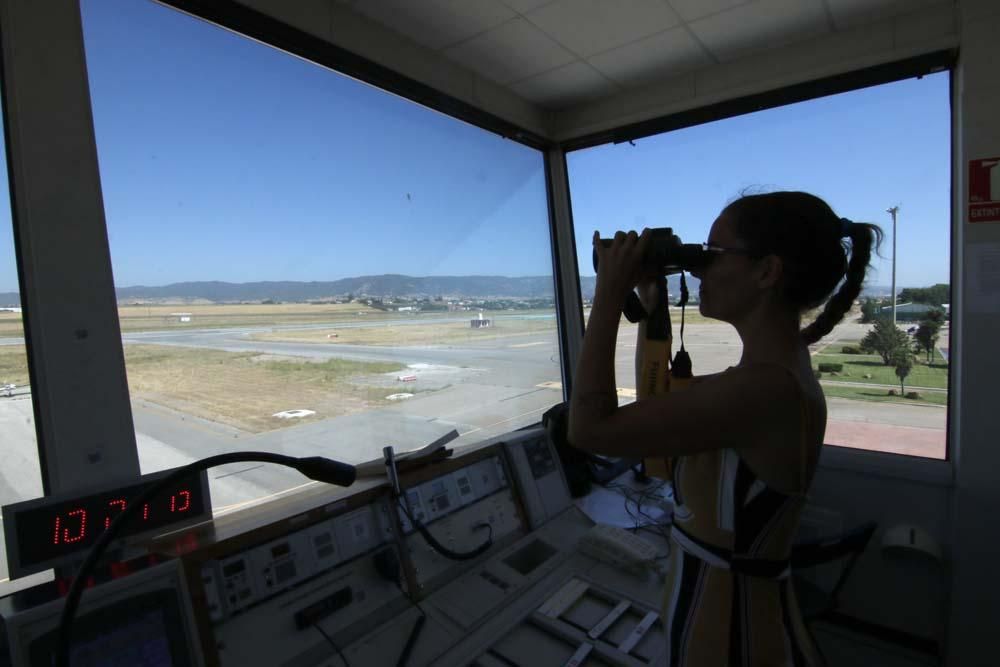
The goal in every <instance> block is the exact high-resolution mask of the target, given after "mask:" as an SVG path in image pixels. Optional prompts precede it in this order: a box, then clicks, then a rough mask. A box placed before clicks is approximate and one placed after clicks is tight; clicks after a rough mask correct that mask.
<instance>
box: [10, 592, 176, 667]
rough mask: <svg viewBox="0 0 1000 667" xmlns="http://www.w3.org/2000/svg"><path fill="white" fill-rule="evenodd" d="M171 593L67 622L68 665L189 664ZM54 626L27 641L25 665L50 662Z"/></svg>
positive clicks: (105, 608) (155, 594) (34, 666)
mask: <svg viewBox="0 0 1000 667" xmlns="http://www.w3.org/2000/svg"><path fill="white" fill-rule="evenodd" d="M185 627H186V624H185V623H184V621H183V619H182V611H181V608H180V600H179V597H178V595H177V592H176V591H173V590H169V589H166V590H159V591H152V592H148V593H142V594H140V595H136V596H134V597H126V598H123V599H119V600H117V601H116V602H114V603H112V604H109V605H105V606H102V607H100V608H99V609H95V610H93V611H90V612H88V613H84V614H83V615H82V616H79V617H78V618H77V619H76V621H75V622H74V623H73V628H72V635H73V641H72V644H71V648H70V661H69V664H70V665H71V667H136V666H137V665H143V666H144V667H190V666H193V664H194V663H193V662H192V659H191V654H190V650H191V649H190V646H189V643H188V640H187V636H186V633H185ZM58 637H59V630H58V628H53V629H52V630H50V631H49V632H47V633H45V634H43V635H40V636H38V637H36V638H35V639H34V640H33V641H32V642H31V645H30V648H29V655H30V665H31V667H51V666H52V665H55V651H56V642H57V640H58Z"/></svg>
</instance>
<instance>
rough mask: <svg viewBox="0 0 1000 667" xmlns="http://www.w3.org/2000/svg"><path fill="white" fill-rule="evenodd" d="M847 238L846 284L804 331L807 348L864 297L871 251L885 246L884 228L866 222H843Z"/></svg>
mask: <svg viewBox="0 0 1000 667" xmlns="http://www.w3.org/2000/svg"><path fill="white" fill-rule="evenodd" d="M842 222H843V226H844V230H845V235H846V237H847V238H850V240H851V248H850V260H849V261H848V263H847V271H846V272H845V275H844V281H843V282H842V283H841V285H840V289H838V290H837V291H836V292H835V293H834V295H833V296H831V297H830V299H829V300H828V301H827V302H826V306H825V307H824V308H823V311H822V312H821V313H820V314H819V316H818V317H817V318H816V320H815V321H814V322H812V324H810V325H809V326H807V327H806V328H805V329H803V330H802V340H803V341H805V343H806V345H810V344H812V343H815V342H817V341H818V340H819V339H820V338H822V337H823V336H825V335H827V334H828V333H830V332H831V331H832V330H833V327H835V326H837V324H838V323H840V321H841V320H842V319H844V315H846V314H847V311H849V310H850V309H851V306H852V305H854V300H855V299H857V298H858V295H859V294H861V287H862V285H863V284H864V281H865V274H866V273H867V271H868V263H869V261H870V260H871V256H872V248H875V250H876V251H877V250H878V248H879V247H880V246H881V245H882V236H883V234H882V229H881V228H880V227H878V226H877V225H871V224H868V223H864V222H850V221H848V220H843V221H842Z"/></svg>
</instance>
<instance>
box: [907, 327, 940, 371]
mask: <svg viewBox="0 0 1000 667" xmlns="http://www.w3.org/2000/svg"><path fill="white" fill-rule="evenodd" d="M913 339H914V343H913V347H914V351H916V352H924V353H926V354H927V363H931V362H932V361H934V348H935V346H937V341H938V327H936V326H934V324H933V323H932V322H928V321H927V320H924V321H922V322H921V323H920V326H918V327H917V332H916V333H915V334H913Z"/></svg>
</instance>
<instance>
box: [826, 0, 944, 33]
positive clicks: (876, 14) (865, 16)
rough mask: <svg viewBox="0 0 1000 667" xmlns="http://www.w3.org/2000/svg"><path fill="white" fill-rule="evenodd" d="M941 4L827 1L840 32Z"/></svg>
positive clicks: (927, 1)
mask: <svg viewBox="0 0 1000 667" xmlns="http://www.w3.org/2000/svg"><path fill="white" fill-rule="evenodd" d="M940 2H941V0H826V4H827V5H828V6H829V7H830V14H831V15H832V16H833V23H834V25H835V26H836V27H837V29H838V30H843V29H844V28H850V27H853V26H856V25H861V24H864V23H872V22H874V21H880V20H883V19H888V18H891V17H893V16H898V15H900V14H908V13H910V12H912V11H914V10H917V9H920V8H922V7H925V6H927V5H931V4H935V3H940ZM947 4H954V3H952V2H948V3H947Z"/></svg>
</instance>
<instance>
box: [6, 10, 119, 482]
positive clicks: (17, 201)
mask: <svg viewBox="0 0 1000 667" xmlns="http://www.w3.org/2000/svg"><path fill="white" fill-rule="evenodd" d="M0 41H2V45H0V46H2V54H3V56H2V57H3V63H2V68H3V84H4V90H3V99H4V111H5V118H4V130H5V135H6V148H7V164H8V170H9V175H10V191H11V208H12V211H11V212H12V218H13V222H14V236H15V247H16V251H17V259H18V267H19V272H18V275H19V280H20V289H21V299H22V306H23V318H24V328H25V340H26V343H27V349H28V363H29V373H30V378H31V393H32V399H33V404H34V411H35V428H36V433H37V436H38V448H39V457H40V462H41V468H42V483H43V488H44V489H45V493H46V494H52V493H60V492H64V491H72V490H76V489H80V488H84V487H87V486H93V485H96V484H100V483H103V482H110V481H119V480H124V479H129V478H134V477H137V476H138V474H139V458H138V453H137V451H136V445H135V431H134V428H133V424H132V412H131V407H130V405H129V392H128V385H127V382H126V378H125V363H124V354H123V351H122V342H121V333H120V330H119V324H118V310H117V302H116V298H115V290H114V280H113V277H112V272H111V257H110V252H109V248H108V238H107V228H106V225H105V220H104V206H103V199H102V196H101V187H100V174H99V172H98V164H97V147H96V143H95V138H94V127H93V119H92V114H91V107H90V91H89V86H88V81H87V68H86V62H85V58H84V44H83V32H82V25H81V17H80V8H79V5H78V4H77V3H73V2H56V3H49V2H26V1H17V0H0Z"/></svg>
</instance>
